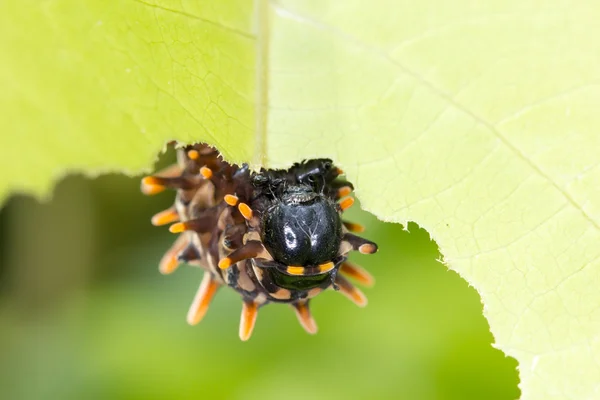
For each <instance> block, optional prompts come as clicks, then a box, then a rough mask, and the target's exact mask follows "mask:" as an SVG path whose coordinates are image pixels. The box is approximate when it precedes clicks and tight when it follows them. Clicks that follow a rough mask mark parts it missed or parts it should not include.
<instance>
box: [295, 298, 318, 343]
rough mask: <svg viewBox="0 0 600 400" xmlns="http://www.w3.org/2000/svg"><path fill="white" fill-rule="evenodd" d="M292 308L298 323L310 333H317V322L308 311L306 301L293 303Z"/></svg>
mask: <svg viewBox="0 0 600 400" xmlns="http://www.w3.org/2000/svg"><path fill="white" fill-rule="evenodd" d="M294 308H295V309H296V316H297V317H298V321H299V322H300V325H302V327H303V328H304V330H305V331H306V332H308V333H310V334H311V335H314V334H315V333H317V329H318V328H317V323H316V322H315V320H314V318H313V317H312V315H311V313H310V309H309V308H308V303H307V302H299V303H296V304H294Z"/></svg>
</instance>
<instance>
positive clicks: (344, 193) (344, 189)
mask: <svg viewBox="0 0 600 400" xmlns="http://www.w3.org/2000/svg"><path fill="white" fill-rule="evenodd" d="M350 193H352V188H351V187H350V186H342V187H341V188H339V189H338V196H339V197H346V196H348V195H349V194H350Z"/></svg>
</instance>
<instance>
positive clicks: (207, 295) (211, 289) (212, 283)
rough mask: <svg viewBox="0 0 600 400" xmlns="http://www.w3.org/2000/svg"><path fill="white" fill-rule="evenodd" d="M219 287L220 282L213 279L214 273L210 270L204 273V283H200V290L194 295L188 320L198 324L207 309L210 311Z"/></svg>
mask: <svg viewBox="0 0 600 400" xmlns="http://www.w3.org/2000/svg"><path fill="white" fill-rule="evenodd" d="M218 288H219V284H218V283H217V281H216V280H215V279H213V277H212V275H211V274H210V273H209V272H205V273H204V277H203V278H202V283H200V287H199V288H198V292H196V296H195V297H194V301H193V302H192V305H191V307H190V310H189V311H188V315H187V322H188V324H190V325H196V324H197V323H199V322H200V321H202V318H204V315H205V314H206V311H208V307H209V306H210V302H211V301H212V299H213V297H214V296H215V293H216V292H217V289H218Z"/></svg>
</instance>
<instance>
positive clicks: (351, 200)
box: [340, 197, 354, 211]
mask: <svg viewBox="0 0 600 400" xmlns="http://www.w3.org/2000/svg"><path fill="white" fill-rule="evenodd" d="M352 204H354V198H353V197H347V198H345V199H344V200H342V201H341V202H340V208H341V209H342V211H346V210H347V209H349V208H350V207H352Z"/></svg>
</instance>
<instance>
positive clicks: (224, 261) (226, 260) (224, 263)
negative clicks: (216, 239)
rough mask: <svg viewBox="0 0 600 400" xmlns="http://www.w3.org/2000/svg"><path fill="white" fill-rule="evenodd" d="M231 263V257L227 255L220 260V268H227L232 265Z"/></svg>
mask: <svg viewBox="0 0 600 400" xmlns="http://www.w3.org/2000/svg"><path fill="white" fill-rule="evenodd" d="M231 263H232V261H231V258H229V257H225V258H223V259H222V260H221V261H219V268H221V269H227V268H229V267H231Z"/></svg>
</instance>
